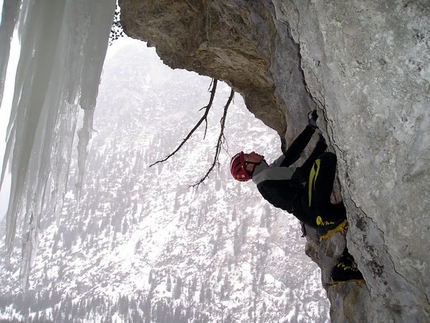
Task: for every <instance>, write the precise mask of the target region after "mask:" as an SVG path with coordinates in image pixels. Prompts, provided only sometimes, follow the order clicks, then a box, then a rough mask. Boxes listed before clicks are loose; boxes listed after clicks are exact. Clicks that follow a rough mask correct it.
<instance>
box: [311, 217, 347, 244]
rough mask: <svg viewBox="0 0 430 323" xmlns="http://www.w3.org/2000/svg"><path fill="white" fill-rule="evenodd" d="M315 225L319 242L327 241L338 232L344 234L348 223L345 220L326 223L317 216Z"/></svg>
mask: <svg viewBox="0 0 430 323" xmlns="http://www.w3.org/2000/svg"><path fill="white" fill-rule="evenodd" d="M316 223H317V233H318V238H319V241H322V240H325V239H329V238H330V237H331V236H333V235H334V234H336V233H338V232H341V233H342V234H345V231H346V229H347V228H348V222H347V221H346V219H338V220H331V221H326V220H323V219H322V218H321V217H320V216H317V218H316Z"/></svg>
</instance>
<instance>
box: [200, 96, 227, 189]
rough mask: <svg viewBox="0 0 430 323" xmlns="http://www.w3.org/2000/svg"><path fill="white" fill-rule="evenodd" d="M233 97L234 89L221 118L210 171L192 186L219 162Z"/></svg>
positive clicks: (204, 178)
mask: <svg viewBox="0 0 430 323" xmlns="http://www.w3.org/2000/svg"><path fill="white" fill-rule="evenodd" d="M233 97H234V91H233V89H232V90H231V92H230V96H229V98H228V100H227V103H226V105H225V106H224V113H223V115H222V117H221V120H220V123H221V129H220V133H219V136H218V142H217V145H216V150H215V155H214V159H213V162H212V165H211V167H210V168H209V169H208V171H207V172H206V174H205V175H204V176H203V177H202V178H201V179H200V180H199V181H198V182H197V183H195V184H194V185H192V187H195V186H198V185H200V184H201V183H203V182H204V181H205V180H206V178H208V176H209V174H210V173H211V172H212V170H213V169H214V168H215V166H216V165H217V164H218V157H219V154H220V151H221V146H222V141H223V139H224V129H225V121H226V119H227V111H228V108H229V107H230V104H231V101H232V100H233Z"/></svg>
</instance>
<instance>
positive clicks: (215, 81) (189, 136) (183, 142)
mask: <svg viewBox="0 0 430 323" xmlns="http://www.w3.org/2000/svg"><path fill="white" fill-rule="evenodd" d="M217 84H218V80H215V79H214V80H213V81H212V90H211V96H210V99H209V103H208V104H207V105H206V106H204V107H203V108H201V109H200V110H203V109H205V110H206V111H205V113H204V114H203V116H202V117H201V118H200V120H199V121H198V122H197V124H196V125H195V126H194V128H193V129H191V131H190V132H189V133H188V135H187V136H186V137H185V138H184V140H182V142H181V144H180V145H179V146H178V147H177V148H176V149H175V150H174V151H173V152H172V153H170V154H169V155H168V156H167V157H165V158H164V159H162V160H158V161H156V162H155V163H153V164H151V165H149V167H152V166H154V165H156V164H158V163H163V162H165V161H166V160H168V159H169V158H170V157H172V156H173V155H175V154H176V153H177V152H178V151H179V150H180V149H181V148H182V146H183V145H184V144H185V143H186V142H187V141H188V139H190V138H191V136H192V135H193V134H194V132H195V131H196V130H197V129H198V128H199V127H200V125H201V124H202V123H203V121H205V122H206V127H205V134H204V138H205V137H206V131H207V123H208V122H207V117H208V114H209V111H210V109H211V108H212V104H213V101H214V98H215V93H216V87H217Z"/></svg>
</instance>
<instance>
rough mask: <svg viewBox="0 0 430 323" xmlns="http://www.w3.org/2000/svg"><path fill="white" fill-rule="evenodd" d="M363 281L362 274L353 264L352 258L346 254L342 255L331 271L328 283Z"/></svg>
mask: <svg viewBox="0 0 430 323" xmlns="http://www.w3.org/2000/svg"><path fill="white" fill-rule="evenodd" d="M363 281H364V279H363V275H362V274H361V273H360V271H359V270H358V269H357V267H356V266H355V264H354V261H353V258H351V257H348V256H342V257H341V258H340V259H339V262H338V263H337V265H336V266H334V268H333V270H332V272H331V277H330V285H339V284H343V283H346V282H356V283H362V282H363Z"/></svg>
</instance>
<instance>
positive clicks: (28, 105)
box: [0, 0, 115, 290]
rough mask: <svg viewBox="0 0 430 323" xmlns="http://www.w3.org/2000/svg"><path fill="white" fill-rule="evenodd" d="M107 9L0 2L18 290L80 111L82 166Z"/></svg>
mask: <svg viewBox="0 0 430 323" xmlns="http://www.w3.org/2000/svg"><path fill="white" fill-rule="evenodd" d="M114 11H115V0H94V1H87V0H56V1H48V0H37V1H36V0H22V1H16V0H5V1H4V3H3V11H2V20H1V26H0V43H1V44H2V46H1V47H0V100H2V98H3V94H4V93H3V92H4V86H5V82H6V81H5V80H6V71H7V65H8V61H9V52H10V43H11V41H12V39H13V35H14V32H15V31H16V35H17V37H18V38H19V44H20V50H19V55H20V56H19V61H18V65H17V68H16V72H15V73H14V74H15V75H14V81H15V87H14V91H13V96H12V103H11V107H10V119H9V125H8V127H7V134H6V148H5V154H4V161H3V168H2V173H1V182H2V183H3V181H4V180H5V178H6V177H7V176H9V175H8V174H10V176H11V190H10V199H9V205H8V210H7V214H6V228H5V235H6V246H7V249H8V250H9V251H10V250H12V248H13V247H14V245H15V244H16V243H17V242H16V239H15V238H16V233H18V232H19V233H21V234H22V267H21V276H22V282H23V289H24V290H25V289H26V285H27V281H28V273H29V269H30V267H31V262H32V258H33V257H34V253H35V251H36V249H37V240H38V225H39V220H40V216H41V213H42V211H43V208H44V207H45V206H46V205H47V202H49V204H50V205H57V209H58V210H59V209H61V204H62V197H63V195H64V194H65V187H66V183H67V174H68V165H69V160H70V154H71V150H72V143H73V138H74V133H75V130H76V128H77V124H78V121H79V119H80V118H79V112H80V111H82V110H83V111H84V112H83V114H84V122H83V123H82V129H80V130H79V131H78V133H79V134H80V135H79V140H80V141H81V142H80V143H79V151H80V152H81V153H80V161H79V163H80V165H84V164H85V156H86V153H85V150H86V147H87V145H88V142H89V141H90V138H91V117H92V114H93V110H94V107H95V103H96V98H97V92H98V86H99V79H100V75H101V71H102V66H103V61H104V57H105V54H106V49H107V45H108V38H109V32H110V28H111V24H112V20H113V14H114ZM7 81H9V80H7ZM2 109H5V107H3V106H2ZM81 169H83V168H81ZM82 176H83V174H80V178H82ZM78 189H79V188H78Z"/></svg>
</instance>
